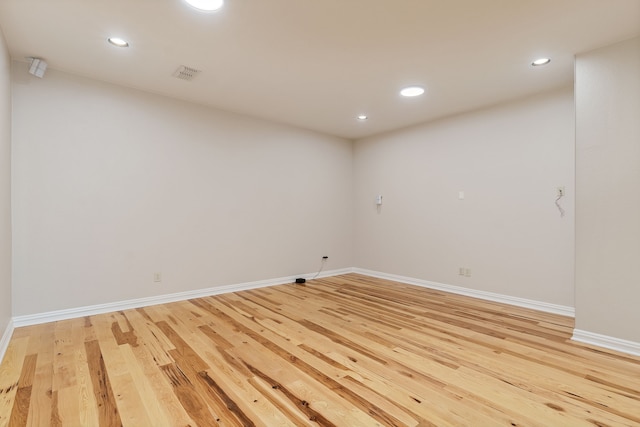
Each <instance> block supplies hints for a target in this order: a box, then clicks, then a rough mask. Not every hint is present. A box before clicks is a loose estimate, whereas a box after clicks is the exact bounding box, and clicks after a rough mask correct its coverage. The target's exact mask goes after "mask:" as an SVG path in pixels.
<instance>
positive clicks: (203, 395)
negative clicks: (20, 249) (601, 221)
mask: <svg viewBox="0 0 640 427" xmlns="http://www.w3.org/2000/svg"><path fill="white" fill-rule="evenodd" d="M572 326H573V321H572V319H569V318H565V317H561V316H556V315H551V314H545V313H540V312H535V311H532V310H527V309H521V308H516V307H512V306H506V305H501V304H496V303H491V302H486V301H481V300H475V299H472V298H467V297H462V296H457V295H451V294H446V293H443V292H437V291H431V290H427V289H423V288H417V287H413V286H409V285H404V284H400V283H394V282H389V281H384V280H379V279H372V278H369V277H365V276H359V275H355V274H350V275H344V276H338V277H333V278H327V279H321V280H314V281H310V282H307V284H306V286H300V285H295V284H291V285H282V286H276V287H272V288H265V289H260V290H252V291H244V292H238V293H234V294H227V295H220V296H213V297H208V298H201V299H195V300H190V301H184V302H180V303H174V304H166V305H158V306H152V307H146V308H144V309H137V310H126V311H121V312H116V313H110V314H104V315H97V316H90V317H86V318H80V319H75V320H68V321H61V322H55V323H49V324H44V325H38V326H31V327H25V328H19V329H17V330H16V331H15V333H14V336H13V337H12V339H11V342H10V344H9V348H8V351H7V354H6V356H5V359H4V361H3V362H2V365H0V426H6V425H9V426H12V427H13V426H22V425H29V426H58V425H65V426H98V425H100V426H112V425H113V426H119V425H124V426H133V427H139V426H153V427H157V426H196V425H197V426H217V425H221V426H251V425H258V426H269V427H272V426H308V425H311V426H317V425H321V426H348V427H354V426H472V427H477V426H545V427H556V426H590V427H594V426H640V358H634V357H631V356H625V355H623V354H617V353H614V352H610V351H606V350H603V349H598V348H590V347H588V346H583V345H579V344H576V343H573V342H571V341H570V340H569V338H570V336H571V331H572Z"/></svg>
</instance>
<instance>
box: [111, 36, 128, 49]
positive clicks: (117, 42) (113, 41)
mask: <svg viewBox="0 0 640 427" xmlns="http://www.w3.org/2000/svg"><path fill="white" fill-rule="evenodd" d="M107 41H108V42H109V43H111V44H112V45H114V46H118V47H129V43H127V41H126V40H123V39H121V38H120V37H109V38H108V39H107Z"/></svg>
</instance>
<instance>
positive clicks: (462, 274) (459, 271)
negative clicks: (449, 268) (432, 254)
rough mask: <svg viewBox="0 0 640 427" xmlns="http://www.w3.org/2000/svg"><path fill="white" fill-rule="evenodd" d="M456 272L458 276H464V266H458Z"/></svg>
mask: <svg viewBox="0 0 640 427" xmlns="http://www.w3.org/2000/svg"><path fill="white" fill-rule="evenodd" d="M458 274H459V275H460V276H464V267H460V268H459V269H458Z"/></svg>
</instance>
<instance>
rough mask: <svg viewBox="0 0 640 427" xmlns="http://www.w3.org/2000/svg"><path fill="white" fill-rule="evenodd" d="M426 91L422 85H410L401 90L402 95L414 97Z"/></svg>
mask: <svg viewBox="0 0 640 427" xmlns="http://www.w3.org/2000/svg"><path fill="white" fill-rule="evenodd" d="M423 93H424V88H423V87H421V86H408V87H405V88H404V89H402V90H401V91H400V95H402V96H404V97H407V98H412V97H414V96H420V95H422V94H423Z"/></svg>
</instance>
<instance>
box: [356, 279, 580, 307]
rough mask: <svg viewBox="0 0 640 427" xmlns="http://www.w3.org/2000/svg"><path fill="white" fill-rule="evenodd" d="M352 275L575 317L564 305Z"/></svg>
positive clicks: (449, 286) (412, 280)
mask: <svg viewBox="0 0 640 427" xmlns="http://www.w3.org/2000/svg"><path fill="white" fill-rule="evenodd" d="M353 272H354V273H358V274H363V275H365V276H371V277H377V278H379V279H387V280H393V281H396V282H401V283H407V284H409V285H415V286H421V287H423V288H429V289H436V290H439V291H444V292H451V293H452V294H458V295H465V296H468V297H473V298H480V299H483V300H487V301H493V302H499V303H502V304H510V305H514V306H517V307H524V308H530V309H533V310H538V311H544V312H546V313H553V314H559V315H561V316H567V317H575V315H576V312H575V308H573V307H568V306H564V305H558V304H551V303H548V302H542V301H536V300H530V299H525V298H519V297H512V296H509V295H502V294H496V293H493V292H486V291H478V290H475V289H469V288H463V287H461V286H453V285H446V284H444V283H437V282H430V281H428V280H422V279H414V278H412V277H405V276H398V275H395V274H387V273H381V272H379V271H372V270H366V269H362V268H354V269H353Z"/></svg>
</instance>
